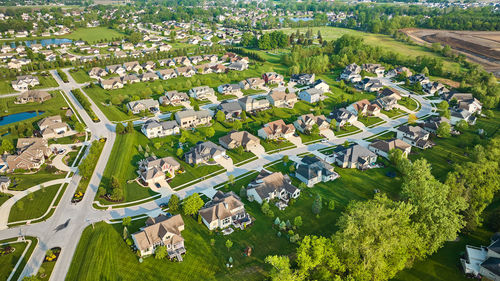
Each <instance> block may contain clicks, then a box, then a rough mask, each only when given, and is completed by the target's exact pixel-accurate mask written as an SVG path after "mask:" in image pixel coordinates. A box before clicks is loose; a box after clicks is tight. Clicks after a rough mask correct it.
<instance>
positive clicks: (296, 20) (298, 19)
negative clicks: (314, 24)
mask: <svg viewBox="0 0 500 281" xmlns="http://www.w3.org/2000/svg"><path fill="white" fill-rule="evenodd" d="M290 20H291V21H294V22H298V21H311V20H314V19H313V18H309V17H307V18H290Z"/></svg>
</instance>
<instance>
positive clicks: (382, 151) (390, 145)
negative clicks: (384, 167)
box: [368, 138, 411, 159]
mask: <svg viewBox="0 0 500 281" xmlns="http://www.w3.org/2000/svg"><path fill="white" fill-rule="evenodd" d="M368 149H369V150H370V151H372V152H374V153H376V154H377V155H380V156H382V157H384V158H387V159H389V152H390V151H391V150H393V149H399V150H401V152H403V157H407V156H408V155H409V154H410V152H411V145H410V144H408V143H406V142H405V141H403V140H400V139H396V138H394V139H390V140H377V141H374V142H372V143H370V144H369V145H368Z"/></svg>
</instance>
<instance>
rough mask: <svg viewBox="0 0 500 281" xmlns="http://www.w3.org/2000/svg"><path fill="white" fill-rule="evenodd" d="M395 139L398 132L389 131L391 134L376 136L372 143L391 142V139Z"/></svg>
mask: <svg viewBox="0 0 500 281" xmlns="http://www.w3.org/2000/svg"><path fill="white" fill-rule="evenodd" d="M395 137H396V132H392V131H389V132H386V133H384V134H381V135H379V136H376V137H375V138H372V139H370V141H375V140H389V139H393V138H395Z"/></svg>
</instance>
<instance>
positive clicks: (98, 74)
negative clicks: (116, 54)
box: [89, 67, 108, 79]
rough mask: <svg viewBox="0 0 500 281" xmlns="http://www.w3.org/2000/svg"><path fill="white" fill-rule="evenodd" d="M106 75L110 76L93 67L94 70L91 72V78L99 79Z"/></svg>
mask: <svg viewBox="0 0 500 281" xmlns="http://www.w3.org/2000/svg"><path fill="white" fill-rule="evenodd" d="M106 75H108V72H107V71H106V70H104V69H102V68H100V67H92V69H91V70H90V71H89V76H90V78H94V79H99V78H101V77H104V76H106Z"/></svg>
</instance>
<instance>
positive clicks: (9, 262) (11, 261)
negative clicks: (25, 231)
mask: <svg viewBox="0 0 500 281" xmlns="http://www.w3.org/2000/svg"><path fill="white" fill-rule="evenodd" d="M0 242H1V243H3V242H4V241H0ZM27 245H28V244H27V243H25V242H18V243H13V244H9V246H10V247H12V248H14V249H15V251H14V252H13V253H10V254H8V255H5V256H0V280H7V278H8V277H9V275H10V273H11V272H12V270H13V269H14V266H15V265H16V263H17V262H18V261H19V258H21V255H22V254H23V252H24V249H26V246H27ZM1 247H4V246H0V248H1Z"/></svg>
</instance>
